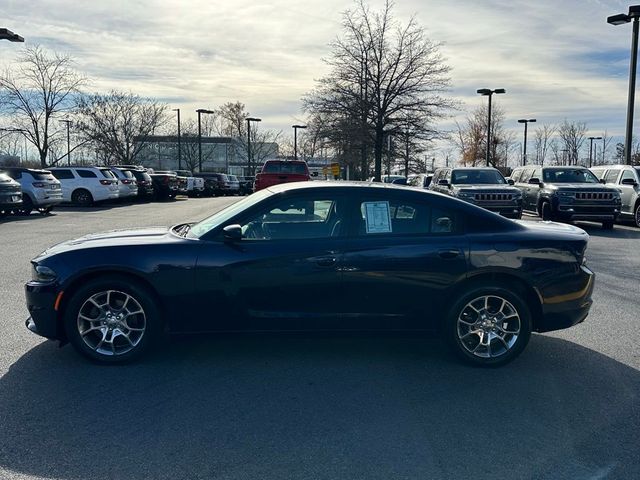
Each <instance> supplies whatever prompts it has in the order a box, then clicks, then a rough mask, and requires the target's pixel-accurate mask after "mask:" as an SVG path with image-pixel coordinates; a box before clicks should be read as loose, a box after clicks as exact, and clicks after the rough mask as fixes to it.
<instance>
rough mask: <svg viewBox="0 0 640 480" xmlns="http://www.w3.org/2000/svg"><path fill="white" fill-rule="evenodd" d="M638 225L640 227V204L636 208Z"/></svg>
mask: <svg viewBox="0 0 640 480" xmlns="http://www.w3.org/2000/svg"><path fill="white" fill-rule="evenodd" d="M636 227H638V228H640V205H638V207H637V208H636Z"/></svg>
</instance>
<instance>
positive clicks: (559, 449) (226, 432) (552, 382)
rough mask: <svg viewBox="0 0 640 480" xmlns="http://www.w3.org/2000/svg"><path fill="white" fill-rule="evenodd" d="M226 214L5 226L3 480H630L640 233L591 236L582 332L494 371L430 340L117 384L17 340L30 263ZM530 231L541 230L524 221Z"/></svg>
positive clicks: (156, 211) (355, 339) (187, 353)
mask: <svg viewBox="0 0 640 480" xmlns="http://www.w3.org/2000/svg"><path fill="white" fill-rule="evenodd" d="M232 201H234V199H231V198H214V199H190V200H185V201H176V202H170V203H150V204H141V205H133V206H127V207H123V206H111V207H105V208H92V209H74V208H61V209H59V210H58V211H56V212H54V215H51V216H48V217H41V216H38V215H33V216H32V217H30V218H15V219H9V220H5V221H2V222H1V223H0V241H1V242H2V257H1V260H2V261H1V262H0V294H1V295H2V308H1V309H0V478H2V479H35V478H56V479H92V478H103V479H142V478H144V479H147V478H148V479H183V478H184V479H200V478H202V479H209V478H220V479H243V478H246V479H256V478H262V479H267V478H273V479H285V478H295V479H302V478H309V479H329V478H336V479H337V478H340V479H345V478H348V479H372V478H379V479H385V480H386V479H403V478H406V479H418V478H420V479H428V478H443V479H461V478H479V479H480V478H496V479H501V478H505V479H506V478H509V479H516V478H517V479H583V478H584V479H587V478H588V479H613V478H616V479H617V478H620V479H632V478H640V451H639V450H638V433H639V432H640V348H639V347H638V346H639V345H640V328H639V323H640V320H639V312H640V292H639V291H638V287H639V286H640V255H638V245H640V230H638V229H635V228H632V227H630V226H616V229H615V230H614V231H604V230H601V229H600V227H599V226H596V225H589V224H581V225H580V226H582V227H583V228H585V229H586V230H587V231H588V232H589V234H590V235H591V241H590V246H589V250H588V263H589V266H590V267H591V268H592V269H593V270H594V271H595V272H596V274H597V280H596V288H595V292H594V307H593V309H592V312H591V315H590V316H589V318H588V319H587V321H586V322H585V323H583V324H582V325H579V326H577V327H575V328H573V329H569V330H565V331H562V332H557V333H552V334H544V335H534V336H533V338H532V340H531V343H530V345H529V347H528V348H527V350H526V351H525V352H524V354H523V355H522V356H521V357H520V358H518V359H516V360H515V361H514V362H513V363H511V364H509V365H507V366H506V367H503V368H500V369H494V370H485V369H478V368H473V367H468V366H465V365H462V364H460V363H458V362H457V361H455V360H454V359H453V358H452V357H451V356H449V355H448V353H447V351H446V350H445V348H444V346H443V345H442V344H441V343H440V341H438V340H436V339H430V338H402V337H371V336H366V335H362V336H360V335H352V336H339V337H336V336H326V335H325V336H322V337H319V336H275V335H274V336H247V337H237V336H236V337H213V336H212V337H199V338H181V339H176V340H174V341H172V342H171V344H170V345H168V346H167V349H166V350H165V351H163V352H158V353H155V354H153V355H151V356H150V357H148V358H146V359H144V360H143V361H141V362H139V363H136V364H133V365H128V366H124V367H103V366H96V365H93V364H90V363H88V362H87V361H85V360H84V359H83V358H81V357H80V356H78V355H77V354H76V353H75V352H74V351H73V350H72V348H71V347H65V348H62V349H59V348H58V347H57V345H56V344H54V343H53V342H49V341H45V340H43V339H41V338H39V337H36V336H35V335H33V334H31V333H30V332H28V331H27V330H26V328H25V327H24V319H25V318H26V315H27V312H26V308H25V306H24V295H23V283H24V281H25V280H26V279H27V278H28V277H29V275H30V272H29V259H31V258H32V257H34V256H35V255H36V254H38V253H39V252H40V251H42V250H43V249H45V248H46V247H47V246H49V245H51V244H54V243H57V242H59V241H62V240H65V239H68V238H72V237H77V236H80V235H83V234H86V233H89V232H95V231H104V230H112V229H119V228H128V227H135V226H151V225H166V224H171V223H177V222H178V221H183V220H198V219H200V218H203V217H205V216H206V215H208V214H209V213H212V212H214V211H215V210H217V209H219V208H222V206H223V205H225V204H227V203H229V202H232ZM529 220H530V221H535V220H534V219H531V218H529Z"/></svg>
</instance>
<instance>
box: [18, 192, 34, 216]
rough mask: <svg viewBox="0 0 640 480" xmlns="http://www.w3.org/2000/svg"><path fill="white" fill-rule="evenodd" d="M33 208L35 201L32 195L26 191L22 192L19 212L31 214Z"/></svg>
mask: <svg viewBox="0 0 640 480" xmlns="http://www.w3.org/2000/svg"><path fill="white" fill-rule="evenodd" d="M32 210H33V202H32V201H31V197H30V196H29V195H27V194H26V193H23V194H22V206H21V207H20V208H19V209H18V213H19V214H20V215H25V216H26V215H30V214H31V211H32Z"/></svg>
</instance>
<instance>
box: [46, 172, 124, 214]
mask: <svg viewBox="0 0 640 480" xmlns="http://www.w3.org/2000/svg"><path fill="white" fill-rule="evenodd" d="M49 170H50V171H51V173H53V176H54V177H56V178H57V179H58V180H59V181H60V185H62V199H63V201H65V202H71V203H74V204H76V205H91V204H93V203H94V202H101V201H103V200H116V199H117V198H119V196H120V193H119V187H118V184H119V182H118V178H117V177H116V176H115V175H114V174H113V172H112V171H111V170H110V169H109V167H54V168H50V169H49Z"/></svg>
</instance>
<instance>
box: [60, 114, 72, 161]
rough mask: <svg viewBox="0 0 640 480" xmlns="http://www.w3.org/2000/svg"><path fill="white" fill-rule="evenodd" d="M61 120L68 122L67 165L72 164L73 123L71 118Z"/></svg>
mask: <svg viewBox="0 0 640 480" xmlns="http://www.w3.org/2000/svg"><path fill="white" fill-rule="evenodd" d="M60 122H61V123H66V124H67V165H71V134H70V133H69V125H71V120H69V119H66V120H60Z"/></svg>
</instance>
